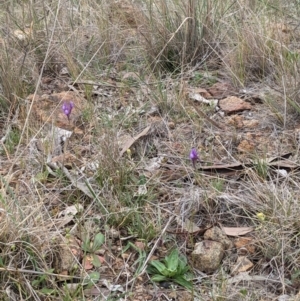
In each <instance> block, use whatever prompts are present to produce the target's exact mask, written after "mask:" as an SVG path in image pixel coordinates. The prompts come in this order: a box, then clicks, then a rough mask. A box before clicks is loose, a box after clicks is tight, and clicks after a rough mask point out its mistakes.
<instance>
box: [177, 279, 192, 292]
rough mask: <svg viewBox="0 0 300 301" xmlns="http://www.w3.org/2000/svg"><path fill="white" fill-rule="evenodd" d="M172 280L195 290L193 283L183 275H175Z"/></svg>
mask: <svg viewBox="0 0 300 301" xmlns="http://www.w3.org/2000/svg"><path fill="white" fill-rule="evenodd" d="M172 280H173V281H174V282H176V283H178V284H179V285H181V286H183V287H185V288H186V289H188V290H190V291H192V290H193V283H192V282H191V281H188V280H186V279H185V278H184V277H183V276H175V277H174V278H173V279H172Z"/></svg>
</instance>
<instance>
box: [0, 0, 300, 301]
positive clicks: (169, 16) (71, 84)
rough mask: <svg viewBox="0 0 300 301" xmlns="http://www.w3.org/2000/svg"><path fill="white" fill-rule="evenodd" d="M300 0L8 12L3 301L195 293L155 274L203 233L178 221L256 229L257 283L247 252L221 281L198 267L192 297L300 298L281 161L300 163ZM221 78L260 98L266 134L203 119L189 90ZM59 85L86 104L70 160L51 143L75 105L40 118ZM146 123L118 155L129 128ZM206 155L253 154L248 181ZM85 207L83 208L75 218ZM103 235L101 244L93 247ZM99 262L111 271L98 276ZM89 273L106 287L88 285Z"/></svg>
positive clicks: (233, 157) (289, 197) (88, 3)
mask: <svg viewBox="0 0 300 301" xmlns="http://www.w3.org/2000/svg"><path fill="white" fill-rule="evenodd" d="M290 2H291V3H288V4H284V3H282V1H275V0H274V1H217V0H205V1H196V0H188V1H183V0H168V1H167V0H155V1H143V0H140V1H129V0H128V1H100V2H99V1H92V0H85V1H77V2H76V1H54V2H47V1H46V2H45V1H35V3H34V4H33V2H31V1H21V2H17V1H9V2H4V3H1V4H0V8H1V9H0V21H1V22H0V24H1V27H0V45H1V49H0V107H1V116H0V121H1V122H0V124H1V129H0V133H1V138H2V139H1V146H0V149H1V157H0V159H1V161H0V167H1V168H0V180H1V182H0V183H1V186H0V187H1V190H0V200H1V203H0V213H1V215H0V272H1V273H0V279H1V283H2V287H1V288H0V296H1V300H66V301H67V300H92V299H93V300H136V299H137V298H138V297H139V298H140V299H139V300H146V298H148V297H149V296H150V297H151V296H152V298H154V299H155V300H164V299H163V298H167V297H166V296H168V298H171V296H172V294H173V296H174V292H175V291H176V294H177V297H178V300H179V298H184V297H183V295H181V294H183V293H182V292H181V291H180V290H176V289H165V290H161V289H159V291H158V292H157V290H156V289H155V287H154V285H153V286H152V284H151V282H150V281H149V277H148V275H147V273H142V272H145V268H146V266H147V263H148V261H149V260H150V258H151V256H152V255H155V256H157V257H160V258H162V257H164V256H165V255H166V254H167V253H168V251H169V250H170V249H171V248H173V247H174V246H176V247H177V248H178V249H179V250H180V251H181V253H183V254H185V255H186V256H187V257H189V255H190V253H191V251H192V249H193V246H194V243H195V242H197V241H199V240H201V235H198V236H197V235H190V236H188V237H186V235H176V233H174V232H172V231H169V228H168V227H169V226H172V227H173V226H175V220H176V217H177V218H178V217H179V219H181V220H184V219H186V218H188V219H190V220H192V221H194V222H195V223H196V224H197V225H198V226H200V227H209V226H211V225H220V224H222V225H223V226H251V227H254V228H255V229H256V230H255V231H253V232H252V234H251V235H252V237H253V241H254V245H255V252H253V253H251V254H248V258H249V259H250V260H251V261H252V262H253V263H254V267H253V269H252V270H251V272H250V273H249V275H250V276H251V277H253V278H251V279H249V278H247V279H246V280H245V278H241V279H238V278H236V277H234V275H232V274H231V269H232V266H233V265H234V263H235V260H236V257H237V256H238V254H237V251H236V249H234V250H232V251H231V252H229V253H228V254H226V257H225V258H224V260H223V262H222V265H221V267H220V269H219V270H217V271H216V272H215V273H213V274H204V273H201V272H199V271H196V270H193V273H194V279H193V281H194V283H195V291H194V295H193V297H192V296H191V295H185V298H187V300H249V301H250V300H275V299H276V298H277V297H278V296H280V295H284V294H287V295H290V296H291V298H294V300H297V299H295V298H297V297H296V295H297V293H298V292H299V288H300V281H299V271H300V254H299V238H298V236H299V231H300V223H299V209H298V208H299V199H298V198H299V188H300V184H299V183H300V181H299V171H298V169H295V168H274V166H273V167H270V164H269V163H270V162H267V159H269V158H270V157H276V156H282V155H283V154H285V153H287V152H291V153H292V155H291V157H290V159H291V160H293V161H295V162H296V163H299V162H298V151H299V147H298V141H299V131H298V130H297V129H298V128H299V117H298V114H299V105H300V101H299V95H298V90H299V84H298V83H299V74H298V64H299V46H298V41H299V37H300V35H299V28H298V27H299V26H298V25H299V24H297V22H298V19H299V12H300V10H299V8H300V7H299V4H298V2H297V1H296V0H295V1H290ZM219 81H226V82H229V83H230V84H232V86H234V87H235V89H236V91H239V89H244V90H247V89H250V90H251V91H253V93H254V94H255V95H259V96H260V100H261V101H262V103H260V104H258V103H255V104H253V105H256V106H257V110H256V111H255V110H253V112H252V114H253V116H252V115H251V116H252V117H253V118H256V119H257V120H259V121H261V127H260V128H258V129H254V130H252V129H251V130H249V129H245V128H238V127H236V128H234V127H228V125H229V121H228V120H229V118H227V117H226V116H225V117H224V118H222V117H220V116H219V115H215V112H214V109H213V108H207V107H205V106H201V105H197V106H198V108H199V109H198V110H201V112H202V111H203V112H205V114H207V115H209V116H213V118H214V120H215V122H217V123H219V124H222V125H225V126H226V127H227V128H226V130H225V131H223V130H221V129H219V128H215V127H214V126H213V124H210V123H208V122H207V120H206V119H203V118H201V116H198V115H199V114H197V111H196V110H195V109H194V107H192V106H191V105H190V104H189V100H188V93H187V89H188V88H189V87H193V86H194V87H197V88H199V87H201V88H210V87H211V86H212V84H213V83H215V82H219ZM61 91H72V93H74V95H77V96H78V99H79V100H78V102H79V103H78V104H77V103H76V105H77V106H78V107H79V105H80V106H81V107H80V110H79V109H78V108H77V109H78V110H79V113H80V114H78V116H77V115H76V114H75V113H73V115H72V117H73V116H75V115H76V116H77V117H76V119H75V117H74V123H69V124H68V123H67V122H65V125H66V127H67V128H71V129H72V130H73V134H72V136H71V138H70V139H68V141H66V142H65V144H64V145H63V146H62V149H63V153H62V155H61V157H62V158H63V160H62V161H61V160H60V158H59V156H54V155H53V153H52V152H51V151H50V149H51V147H50V145H53V143H54V142H53V141H54V140H55V139H54V136H55V134H54V132H53V131H54V130H53V129H54V125H55V124H56V121H55V120H56V119H55V116H56V115H58V114H57V112H58V110H59V108H60V107H61V102H63V101H64V99H62V100H61V99H60V100H59V101H57V99H55V98H53V99H54V100H53V99H52V104H53V103H54V105H53V109H51V111H50V113H49V115H47V116H46V117H47V118H48V119H47V120H46V119H42V120H38V119H37V117H36V113H37V111H36V106H37V104H36V103H37V102H39V103H40V106H41V108H43V106H44V105H43V104H44V102H43V98H38V96H39V95H42V94H45V95H53V94H55V93H59V92H61ZM31 93H33V94H34V95H35V96H32V98H31V100H29V99H27V96H28V95H29V94H31ZM34 97H36V98H34ZM46 98H47V97H46ZM48 98H49V97H48ZM48 98H47V99H48ZM32 99H33V100H32ZM50 100H51V97H50ZM45 103H46V102H45ZM45 106H46V105H45ZM47 106H49V107H50V108H52V107H51V101H49V102H47ZM48 109H49V108H48ZM53 116H54V117H53ZM245 116H246V115H245ZM249 116H250V115H249ZM249 116H248V117H249ZM251 116H250V117H251ZM56 117H57V119H58V120H60V119H59V116H56ZM250 117H249V118H250ZM72 122H73V121H72ZM147 125H150V129H149V132H148V133H147V134H146V135H145V136H143V137H140V138H139V139H137V141H136V142H135V143H133V144H132V145H130V146H129V147H130V151H129V152H125V153H124V154H123V156H121V157H120V156H119V154H120V150H121V149H122V147H123V146H124V142H126V141H128V140H129V139H130V138H129V136H128V135H131V137H134V136H136V135H138V134H139V133H141V132H142V130H143V129H144V128H145V127H146V126H147ZM295 129H296V130H295ZM251 139H252V140H253V141H252V140H251ZM245 141H250V142H251V143H252V142H253V143H257V148H256V150H255V152H254V153H251V151H249V153H247V152H245V153H241V151H239V148H238V146H239V145H240V143H241V142H245ZM192 147H196V148H197V149H198V150H199V153H200V155H201V160H203V161H205V162H223V163H224V162H225V163H228V164H229V163H232V162H235V161H242V163H243V164H242V172H240V173H239V174H235V175H234V176H231V175H230V176H227V175H222V174H221V173H218V172H213V173H211V174H207V173H205V172H203V171H201V170H200V169H199V170H194V169H193V168H192V166H191V164H190V162H189V160H188V154H189V151H190V149H191V148H192ZM56 155H57V154H56ZM250 159H251V160H253V161H252V162H254V164H253V165H251V166H250V165H249V162H250V161H249V160H250ZM55 160H56V161H55ZM197 164H198V165H197V166H198V167H199V166H200V164H199V163H197ZM201 164H202V163H201ZM203 164H206V163H203ZM155 166H158V167H159V168H156V167H155ZM249 166H250V167H249ZM280 169H286V170H288V174H287V175H286V176H284V175H283V174H282V173H280ZM71 206H73V207H72V208H73V209H74V208H75V209H76V210H77V212H76V214H75V215H74V216H71V217H70V216H68V215H66V216H64V215H63V214H62V212H64V210H65V209H70V208H71ZM258 213H263V214H264V215H263V216H264V218H263V219H259V218H258V216H259V215H258V216H257V214H258ZM98 233H102V234H104V237H105V241H104V243H103V245H102V246H101V248H100V250H96V251H95V250H94V251H93V252H94V253H93V252H90V253H89V252H87V251H86V250H83V248H82V242H83V241H84V240H86V239H87V238H88V239H90V245H91V246H92V245H93V243H95V242H94V239H95V237H96V235H97V234H98ZM133 244H134V246H135V247H132V246H133ZM86 252H87V253H88V254H86ZM86 255H89V256H92V257H93V256H96V255H97V256H100V257H99V258H101V260H105V264H104V263H103V264H102V265H99V266H98V265H97V264H95V265H94V267H92V269H89V268H88V267H87V265H86V262H85V260H86V259H85V260H84V259H83V258H86V257H85V256H86ZM97 258H98V257H97ZM98 260H100V259H98ZM192 269H193V267H192ZM91 272H99V274H100V279H98V278H97V277H96V276H95V274H94V276H95V277H96V278H95V281H94V282H93V281H92V280H89V281H87V278H88V274H90V273H91ZM255 277H256V278H255ZM105 281H109V282H110V283H111V284H113V285H114V287H113V288H114V289H117V288H119V289H120V288H121V287H122V289H123V291H121V290H115V291H114V289H112V287H111V286H109V285H108V283H107V282H105ZM117 285H119V287H117ZM172 290H173V291H172ZM173 298H174V297H173Z"/></svg>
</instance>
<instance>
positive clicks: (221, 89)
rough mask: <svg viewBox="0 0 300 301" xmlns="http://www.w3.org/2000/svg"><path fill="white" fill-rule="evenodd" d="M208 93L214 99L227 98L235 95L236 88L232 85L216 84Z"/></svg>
mask: <svg viewBox="0 0 300 301" xmlns="http://www.w3.org/2000/svg"><path fill="white" fill-rule="evenodd" d="M207 90H208V92H209V93H210V94H211V95H212V97H214V98H225V97H227V96H229V95H232V94H233V93H235V89H234V87H233V86H232V85H231V84H230V83H226V82H224V83H215V84H214V85H212V86H211V87H210V88H209V89H207Z"/></svg>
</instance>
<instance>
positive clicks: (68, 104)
mask: <svg viewBox="0 0 300 301" xmlns="http://www.w3.org/2000/svg"><path fill="white" fill-rule="evenodd" d="M73 108H74V103H73V101H66V102H64V104H63V106H62V110H63V112H64V114H65V115H66V116H67V117H68V120H69V121H70V115H71V112H72V109H73Z"/></svg>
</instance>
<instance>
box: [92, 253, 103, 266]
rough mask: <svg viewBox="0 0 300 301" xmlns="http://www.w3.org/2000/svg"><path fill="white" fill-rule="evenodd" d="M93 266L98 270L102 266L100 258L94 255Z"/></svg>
mask: <svg viewBox="0 0 300 301" xmlns="http://www.w3.org/2000/svg"><path fill="white" fill-rule="evenodd" d="M92 264H93V266H94V267H96V268H99V267H100V266H101V261H100V259H99V257H98V256H97V255H95V254H92Z"/></svg>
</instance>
